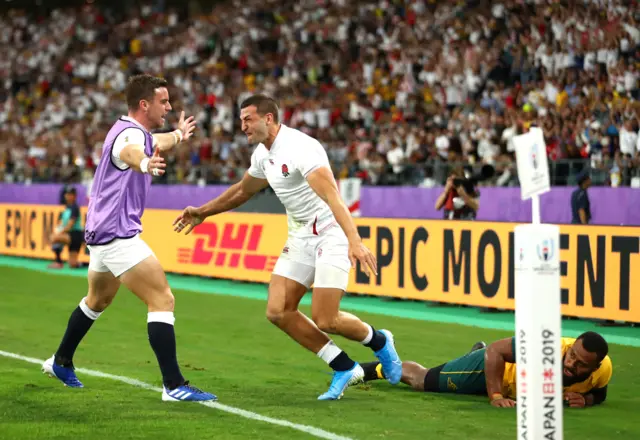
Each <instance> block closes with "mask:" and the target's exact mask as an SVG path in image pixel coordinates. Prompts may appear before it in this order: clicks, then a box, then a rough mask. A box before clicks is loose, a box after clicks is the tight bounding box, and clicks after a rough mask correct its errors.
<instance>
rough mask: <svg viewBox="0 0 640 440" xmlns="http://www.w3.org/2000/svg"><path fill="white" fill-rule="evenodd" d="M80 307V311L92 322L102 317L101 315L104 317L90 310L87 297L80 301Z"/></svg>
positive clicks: (100, 313)
mask: <svg viewBox="0 0 640 440" xmlns="http://www.w3.org/2000/svg"><path fill="white" fill-rule="evenodd" d="M78 306H79V307H80V310H82V313H84V315H85V316H86V317H87V318H89V319H91V320H92V321H95V320H96V319H98V318H99V317H100V315H102V312H96V311H95V310H91V309H90V308H89V306H88V305H87V297H86V296H85V297H84V298H82V299H81V300H80V304H78Z"/></svg>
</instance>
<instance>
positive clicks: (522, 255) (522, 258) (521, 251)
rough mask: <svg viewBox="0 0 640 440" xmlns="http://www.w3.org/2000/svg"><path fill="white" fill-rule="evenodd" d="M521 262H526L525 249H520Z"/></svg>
mask: <svg viewBox="0 0 640 440" xmlns="http://www.w3.org/2000/svg"><path fill="white" fill-rule="evenodd" d="M519 257H520V262H521V263H522V260H524V249H522V248H520V255H519Z"/></svg>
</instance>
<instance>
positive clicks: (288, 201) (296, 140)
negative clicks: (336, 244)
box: [248, 124, 336, 234]
mask: <svg viewBox="0 0 640 440" xmlns="http://www.w3.org/2000/svg"><path fill="white" fill-rule="evenodd" d="M319 167H327V168H329V169H331V166H330V165H329V158H328V157H327V153H326V152H325V151H324V148H323V147H322V145H321V144H320V142H318V141H317V140H316V139H314V138H312V137H311V136H308V135H306V134H305V133H303V132H301V131H299V130H296V129H294V128H290V127H287V126H286V125H284V124H281V125H280V131H279V132H278V135H277V136H276V139H275V141H274V142H273V145H272V146H271V149H270V150H267V148H266V147H265V146H264V144H259V145H258V146H257V147H256V149H255V150H254V152H253V154H252V155H251V167H250V168H249V170H248V172H249V174H250V175H251V176H253V177H256V178H258V179H267V181H268V182H269V185H271V188H273V190H274V192H275V193H276V195H277V196H278V198H279V199H280V202H282V204H283V205H284V207H285V209H286V210H287V219H288V224H289V233H294V232H297V231H300V232H307V233H308V232H312V233H315V234H318V233H320V232H322V230H323V229H325V228H327V227H328V226H331V225H332V224H335V223H336V220H335V218H334V216H333V213H332V212H331V209H330V208H329V205H327V204H326V203H325V202H324V200H322V199H321V198H320V197H319V196H318V195H317V194H316V193H315V191H314V190H313V189H312V188H311V187H310V186H309V184H308V183H307V180H306V177H307V176H308V175H309V173H311V172H312V171H314V170H316V169H318V168H319Z"/></svg>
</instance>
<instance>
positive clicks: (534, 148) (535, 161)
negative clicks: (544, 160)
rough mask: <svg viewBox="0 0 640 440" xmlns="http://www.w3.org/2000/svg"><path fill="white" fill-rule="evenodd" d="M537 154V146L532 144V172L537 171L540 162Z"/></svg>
mask: <svg viewBox="0 0 640 440" xmlns="http://www.w3.org/2000/svg"><path fill="white" fill-rule="evenodd" d="M538 154H539V152H538V144H533V145H532V146H531V165H532V166H533V169H534V170H537V169H538V163H539V162H538V161H539V160H540V158H539V156H538Z"/></svg>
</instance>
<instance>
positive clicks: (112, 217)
mask: <svg viewBox="0 0 640 440" xmlns="http://www.w3.org/2000/svg"><path fill="white" fill-rule="evenodd" d="M126 97H127V105H128V107H129V115H128V116H123V117H121V118H120V119H118V121H116V123H115V124H114V125H113V127H112V128H111V130H110V131H109V133H108V134H107V138H106V140H105V142H104V147H103V151H102V158H101V160H100V164H99V165H98V168H97V170H96V173H95V178H94V183H93V186H92V190H91V199H90V202H89V211H88V213H87V223H86V228H85V240H86V243H87V247H88V248H89V250H90V254H91V256H90V260H89V273H88V278H89V291H88V293H87V296H86V297H85V298H83V299H82V300H81V301H80V305H79V306H78V307H77V308H76V309H75V310H74V311H73V313H72V314H71V317H70V318H69V323H68V325H67V330H66V332H65V334H64V337H63V338H62V342H61V343H60V347H59V348H58V350H57V351H56V353H55V355H54V356H52V357H51V358H50V359H48V360H47V361H45V363H44V364H43V366H42V369H43V371H44V372H45V373H48V374H50V375H51V376H55V377H56V378H58V379H59V380H60V381H62V382H63V383H64V384H65V385H66V386H69V387H75V388H80V387H82V386H83V385H82V383H81V382H80V381H79V380H78V378H77V377H76V374H75V372H74V367H73V355H74V353H75V351H76V348H77V347H78V344H79V343H80V341H81V340H82V338H83V337H84V335H85V334H87V332H88V331H89V329H90V328H91V326H92V325H93V323H94V321H95V320H96V319H98V317H99V316H100V315H101V314H102V312H103V311H104V309H106V308H107V307H108V306H109V304H110V303H111V301H113V298H114V297H115V295H116V292H117V291H118V288H119V287H120V284H121V283H122V284H124V285H125V286H127V288H128V289H129V290H130V291H132V292H133V293H134V294H135V295H136V296H137V297H138V298H140V299H141V300H142V301H144V302H145V304H146V305H147V307H148V312H149V313H148V315H147V329H148V332H149V342H150V344H151V348H152V349H153V351H154V352H155V354H156V357H157V359H158V363H159V364H160V371H161V372H162V379H163V383H164V387H163V393H162V400H165V401H202V400H216V396H214V395H213V394H210V393H206V392H204V391H201V390H199V389H198V388H195V387H193V386H191V385H190V384H189V382H187V381H186V380H185V379H184V378H183V377H182V374H181V372H180V367H179V366H178V360H177V355H176V338H175V333H174V329H173V324H174V321H175V318H174V316H173V306H174V298H173V294H172V293H171V288H170V287H169V284H168V283H167V278H166V276H165V273H164V271H163V269H162V266H161V265H160V263H159V262H158V260H157V259H156V257H155V255H154V254H153V251H152V250H151V249H150V248H149V246H147V244H146V243H145V242H144V241H142V240H141V239H140V236H139V234H140V232H142V226H141V223H140V217H142V213H143V211H144V206H145V200H146V197H147V192H148V191H149V187H150V185H151V179H152V177H151V176H152V175H154V176H159V175H162V174H164V167H165V164H164V160H163V159H162V157H161V156H160V154H159V152H160V151H166V150H169V149H171V148H173V147H174V146H175V145H177V144H178V143H180V142H182V141H183V140H186V139H188V138H190V137H191V135H192V134H193V130H194V129H195V122H194V120H193V117H190V118H188V119H187V120H185V119H184V112H182V114H181V116H180V121H179V123H178V129H177V130H175V131H173V132H171V133H164V134H153V135H152V134H151V130H153V129H156V128H161V127H162V126H164V122H165V116H166V115H167V113H168V112H169V111H170V110H171V104H170V103H169V93H168V91H167V82H166V81H165V80H164V79H161V78H154V77H152V76H150V75H138V76H134V77H132V78H131V79H130V81H129V84H128V86H127V90H126ZM154 147H155V153H154Z"/></svg>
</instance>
